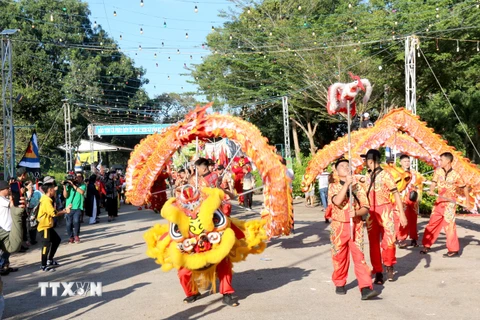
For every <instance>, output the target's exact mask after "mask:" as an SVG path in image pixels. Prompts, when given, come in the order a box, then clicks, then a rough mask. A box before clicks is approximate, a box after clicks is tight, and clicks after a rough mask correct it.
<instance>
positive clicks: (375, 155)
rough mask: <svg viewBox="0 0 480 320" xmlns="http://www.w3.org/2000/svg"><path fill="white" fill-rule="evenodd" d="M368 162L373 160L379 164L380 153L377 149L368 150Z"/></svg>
mask: <svg viewBox="0 0 480 320" xmlns="http://www.w3.org/2000/svg"><path fill="white" fill-rule="evenodd" d="M365 156H366V158H367V160H373V161H376V162H379V161H380V158H381V156H380V151H378V150H377V149H370V150H368V152H367V154H366V155H365Z"/></svg>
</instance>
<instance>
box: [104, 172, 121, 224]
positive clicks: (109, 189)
mask: <svg viewBox="0 0 480 320" xmlns="http://www.w3.org/2000/svg"><path fill="white" fill-rule="evenodd" d="M105 190H106V193H107V196H106V198H107V203H106V207H105V208H106V210H107V212H108V222H111V221H114V220H115V218H116V217H117V216H118V204H117V199H118V195H117V187H116V185H115V172H113V171H112V172H109V173H108V174H107V178H106V180H105Z"/></svg>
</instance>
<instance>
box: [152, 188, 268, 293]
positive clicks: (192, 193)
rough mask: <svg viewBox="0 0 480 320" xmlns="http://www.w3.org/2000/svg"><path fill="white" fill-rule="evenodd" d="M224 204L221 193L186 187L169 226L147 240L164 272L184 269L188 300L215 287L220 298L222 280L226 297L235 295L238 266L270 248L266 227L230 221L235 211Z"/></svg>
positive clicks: (166, 211) (168, 207) (171, 209)
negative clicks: (234, 276) (234, 273)
mask: <svg viewBox="0 0 480 320" xmlns="http://www.w3.org/2000/svg"><path fill="white" fill-rule="evenodd" d="M223 199H224V192H223V191H222V190H221V189H216V188H207V187H204V188H201V189H199V190H195V189H194V188H193V187H191V186H185V187H184V188H183V189H182V191H181V193H180V194H179V196H177V197H176V198H171V199H169V200H168V201H167V203H165V205H164V207H163V209H162V211H161V215H162V217H164V218H165V219H166V220H168V222H169V224H164V225H160V224H157V225H155V226H154V227H153V228H151V229H150V230H148V231H147V232H146V233H145V235H144V238H145V241H146V242H147V246H148V250H147V255H148V256H150V257H151V258H154V259H156V262H157V263H159V264H161V265H162V270H163V271H169V270H171V269H172V268H176V269H178V277H179V279H180V284H181V285H182V288H183V290H184V292H185V294H186V295H187V297H190V296H193V295H196V294H197V293H198V290H199V288H200V289H207V288H209V287H211V290H212V291H214V292H215V291H216V285H215V280H216V278H218V279H219V280H220V293H222V294H231V293H233V292H234V289H233V288H232V285H231V282H232V263H233V262H239V261H242V260H245V258H246V257H247V255H248V254H250V253H252V254H253V253H261V252H263V250H264V249H265V247H266V240H267V238H268V237H267V234H266V231H265V228H264V225H265V221H263V220H251V221H247V222H245V221H240V220H237V219H233V218H230V208H231V207H230V206H229V204H228V203H226V202H224V201H223Z"/></svg>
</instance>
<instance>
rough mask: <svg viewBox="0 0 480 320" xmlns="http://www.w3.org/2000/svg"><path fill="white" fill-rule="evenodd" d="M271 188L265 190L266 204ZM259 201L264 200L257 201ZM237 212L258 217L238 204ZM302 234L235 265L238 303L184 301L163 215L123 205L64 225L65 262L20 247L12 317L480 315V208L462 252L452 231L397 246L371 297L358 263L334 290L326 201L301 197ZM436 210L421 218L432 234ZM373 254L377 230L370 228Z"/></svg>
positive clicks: (461, 230)
mask: <svg viewBox="0 0 480 320" xmlns="http://www.w3.org/2000/svg"><path fill="white" fill-rule="evenodd" d="M261 199H262V198H261V196H255V200H256V201H255V204H256V206H255V208H256V209H257V211H259V208H260V205H261ZM255 208H254V209H255ZM235 210H236V212H235V213H234V216H236V217H239V218H247V219H251V218H258V217H259V215H258V213H255V212H247V211H244V210H243V209H239V208H236V209H235ZM295 218H296V222H295V234H293V235H290V236H288V237H282V238H279V239H273V240H271V242H270V243H269V245H268V248H267V249H266V250H265V252H264V253H263V254H261V255H251V256H249V257H248V259H247V261H245V262H241V263H238V264H236V265H235V266H234V272H235V273H234V276H233V286H234V288H235V289H236V291H237V292H236V295H237V296H238V297H239V302H240V305H239V306H238V307H236V308H232V307H227V306H225V305H223V304H222V301H221V298H222V296H221V295H220V294H218V293H217V294H208V293H205V294H204V295H203V296H202V298H201V299H200V300H198V301H196V302H195V303H193V304H188V305H186V304H183V302H182V300H183V298H184V294H183V290H182V289H181V287H180V285H179V282H178V278H177V275H176V272H175V271H170V272H168V273H164V272H162V271H161V270H160V268H159V266H158V265H157V264H155V262H154V260H152V259H150V258H148V257H147V256H146V255H145V250H146V247H145V244H144V241H143V233H144V232H145V231H146V230H147V229H148V228H149V227H151V226H152V225H153V224H154V223H156V222H160V221H161V220H160V217H159V215H157V214H155V213H153V212H152V211H149V210H141V211H139V210H137V208H136V207H132V206H122V208H121V211H120V215H119V217H118V219H117V220H116V221H115V222H110V223H109V222H107V221H106V220H107V217H106V215H105V213H103V212H102V215H101V223H99V224H96V225H86V224H82V231H81V240H82V242H81V243H79V244H68V243H67V242H66V240H67V237H66V233H65V229H64V226H63V225H62V226H60V227H58V228H57V232H58V233H59V235H60V237H61V238H62V240H63V241H62V244H61V246H60V248H59V249H58V252H57V255H56V258H57V260H58V262H59V263H60V264H61V266H60V267H58V268H57V271H56V272H53V273H47V272H43V271H40V270H39V267H40V247H39V244H37V245H36V246H35V247H34V248H32V249H31V250H29V251H28V252H27V253H18V254H15V255H13V256H12V257H11V258H10V260H11V264H12V266H13V267H19V268H20V270H19V271H18V272H16V273H11V274H10V275H8V276H4V277H2V279H3V281H4V295H5V305H6V307H5V312H4V319H242V320H245V319H336V318H342V319H478V318H479V316H478V315H479V314H480V304H479V303H478V299H479V292H480V246H479V244H480V242H479V239H480V237H479V236H480V218H468V217H467V218H465V217H462V218H459V219H457V224H458V228H457V230H458V235H459V238H460V245H461V248H462V253H461V257H460V258H450V259H447V258H443V257H442V254H443V253H445V252H446V251H447V250H446V247H445V236H444V234H442V235H441V236H440V238H439V240H438V241H437V243H436V244H435V246H434V247H433V250H432V252H431V254H429V255H427V256H425V255H420V254H419V251H420V248H408V249H406V250H397V258H398V264H397V266H396V271H397V274H396V277H397V280H396V281H395V282H388V283H386V284H385V285H384V286H375V290H377V291H380V292H381V294H380V296H379V297H378V299H377V300H373V301H361V300H360V292H359V289H358V287H357V286H356V280H355V277H354V273H353V269H352V267H351V268H350V273H349V279H348V282H347V286H346V287H347V290H348V292H347V295H345V296H338V295H336V294H335V293H334V290H335V288H334V285H333V283H332V281H331V273H332V262H331V258H330V243H329V225H328V224H325V222H324V219H323V211H321V210H320V207H313V208H307V207H306V206H305V204H304V203H303V199H297V200H295ZM426 223H427V219H424V218H420V219H419V228H420V230H421V234H420V237H422V233H423V229H424V227H425V225H426ZM365 243H366V248H365V250H366V254H367V256H366V259H367V262H369V257H368V239H367V238H366V237H365ZM47 281H64V282H102V284H103V295H102V296H101V297H98V296H94V297H89V296H87V297H83V296H75V297H68V296H67V297H62V296H60V295H61V294H62V292H63V290H62V288H60V289H59V296H57V297H52V296H51V291H50V289H49V291H48V295H47V296H46V297H41V296H40V288H39V287H38V283H39V282H47Z"/></svg>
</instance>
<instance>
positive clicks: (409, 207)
mask: <svg viewBox="0 0 480 320" xmlns="http://www.w3.org/2000/svg"><path fill="white" fill-rule="evenodd" d="M405 216H406V217H407V222H408V224H407V226H406V227H400V234H401V236H402V237H404V238H403V239H401V240H404V239H407V237H408V236H410V239H412V240H418V230H417V229H418V228H417V219H418V214H417V207H416V205H415V203H412V204H410V203H407V204H406V205H405Z"/></svg>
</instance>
